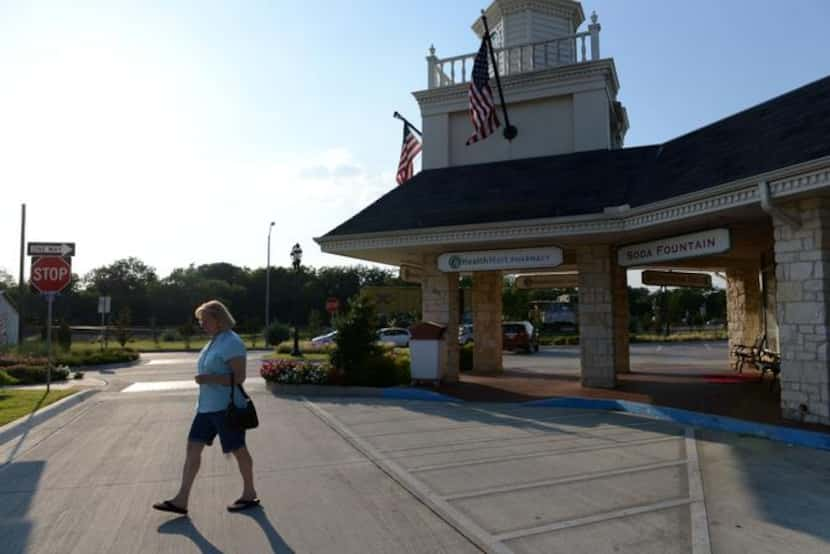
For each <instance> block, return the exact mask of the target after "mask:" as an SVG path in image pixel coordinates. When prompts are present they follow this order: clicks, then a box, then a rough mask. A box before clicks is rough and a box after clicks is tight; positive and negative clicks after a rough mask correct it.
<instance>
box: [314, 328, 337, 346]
mask: <svg viewBox="0 0 830 554" xmlns="http://www.w3.org/2000/svg"><path fill="white" fill-rule="evenodd" d="M336 336H337V331H332V332H331V333H326V334H325V335H320V336H319V337H314V338H313V339H311V345H312V346H323V345H326V344H334V337H336Z"/></svg>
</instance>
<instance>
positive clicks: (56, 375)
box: [4, 365, 69, 385]
mask: <svg viewBox="0 0 830 554" xmlns="http://www.w3.org/2000/svg"><path fill="white" fill-rule="evenodd" d="M4 371H5V372H6V373H7V374H8V375H9V376H10V377H12V378H14V379H17V380H18V381H19V382H20V384H21V385H37V384H41V383H45V382H46V367H45V366H24V365H21V366H11V367H7V368H6V369H5V370H4ZM67 377H69V369H67V368H65V367H56V368H53V369H52V381H66V378H67Z"/></svg>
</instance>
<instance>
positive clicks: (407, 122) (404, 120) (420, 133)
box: [392, 112, 424, 137]
mask: <svg viewBox="0 0 830 554" xmlns="http://www.w3.org/2000/svg"><path fill="white" fill-rule="evenodd" d="M392 117H394V118H396V119H400V120H401V121H403V122H404V123H405V124H407V125H409V128H410V129H412V130H413V131H415V132H416V133H418V136H419V137H423V136H424V134H423V133H422V132H421V131H419V130H418V128H417V127H415V126H414V125H413V124H412V123H410V122H409V120H407V119H406V118H405V117H404V116H402V115H401V114H399V113H398V112H395V113H393V114H392Z"/></svg>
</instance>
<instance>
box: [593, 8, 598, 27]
mask: <svg viewBox="0 0 830 554" xmlns="http://www.w3.org/2000/svg"><path fill="white" fill-rule="evenodd" d="M597 19H599V17H597V11H596V10H594V11H593V13H592V14H591V23H593V24H594V25H596V24H597Z"/></svg>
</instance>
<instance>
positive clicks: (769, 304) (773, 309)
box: [761, 255, 781, 352]
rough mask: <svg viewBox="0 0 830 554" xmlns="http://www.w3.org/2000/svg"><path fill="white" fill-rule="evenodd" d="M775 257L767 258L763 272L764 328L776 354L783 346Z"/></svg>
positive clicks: (770, 345)
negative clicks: (779, 329) (779, 331)
mask: <svg viewBox="0 0 830 554" xmlns="http://www.w3.org/2000/svg"><path fill="white" fill-rule="evenodd" d="M772 259H774V255H773V256H770V257H766V258H765V260H766V261H765V262H763V263H762V265H763V266H764V267H763V268H762V270H761V285H762V288H763V291H762V294H763V295H765V298H764V300H765V306H764V311H763V317H764V328H765V329H766V333H767V346H768V348H769V349H770V350H774V351H775V352H780V351H781V344H780V342H779V340H778V309H777V306H776V303H775V299H776V294H777V293H776V291H777V289H778V281H777V280H776V279H775V264H774V263H772V261H771V260H772Z"/></svg>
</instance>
